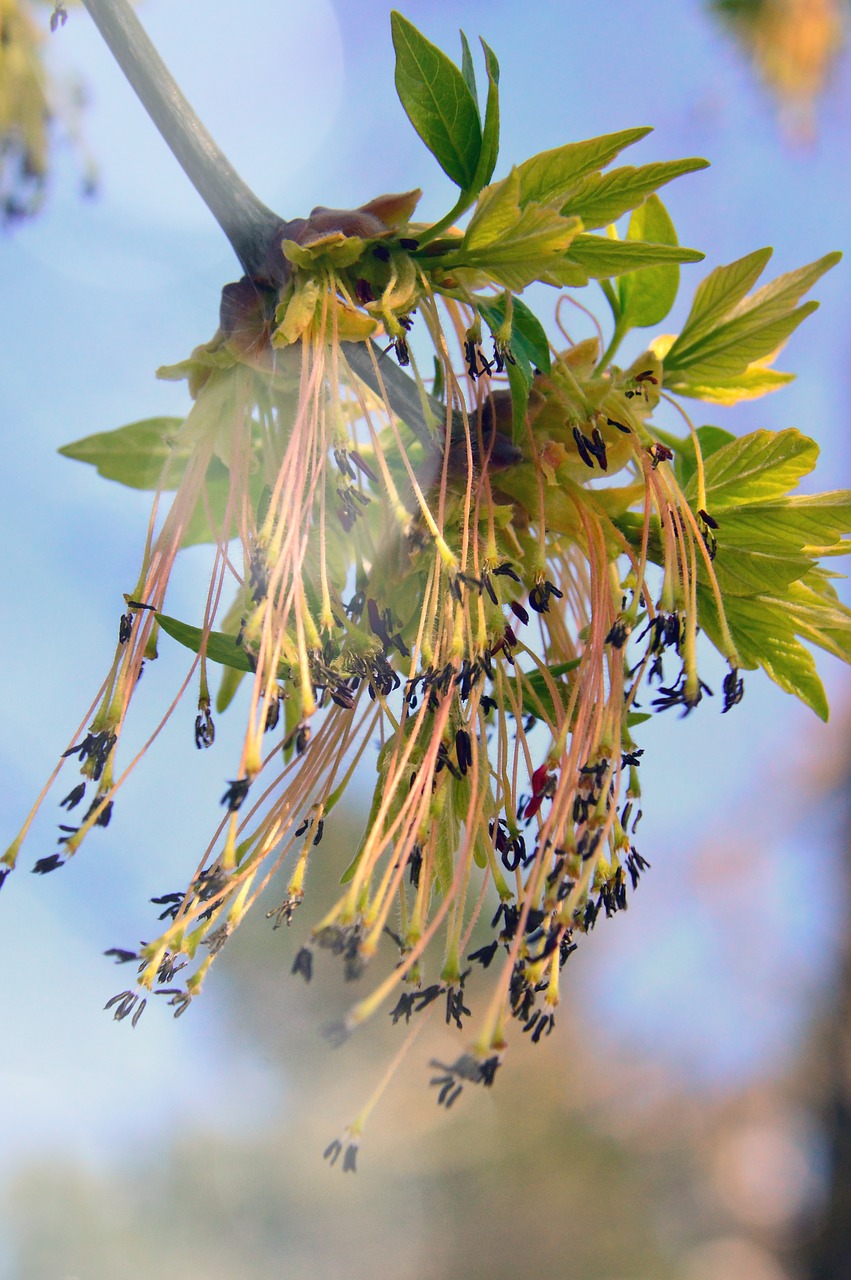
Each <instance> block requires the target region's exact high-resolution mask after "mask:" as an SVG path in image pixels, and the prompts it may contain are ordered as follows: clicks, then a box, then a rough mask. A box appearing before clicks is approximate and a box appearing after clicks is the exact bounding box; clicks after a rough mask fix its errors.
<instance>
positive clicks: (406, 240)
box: [399, 236, 420, 253]
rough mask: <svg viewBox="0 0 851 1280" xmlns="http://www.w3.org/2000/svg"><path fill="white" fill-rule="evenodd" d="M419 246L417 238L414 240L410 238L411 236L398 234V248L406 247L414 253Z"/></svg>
mask: <svg viewBox="0 0 851 1280" xmlns="http://www.w3.org/2000/svg"><path fill="white" fill-rule="evenodd" d="M419 247H420V242H419V240H414V239H412V237H411V236H400V237H399V248H400V249H407V250H408V252H409V253H414V252H415V250H417V249H419Z"/></svg>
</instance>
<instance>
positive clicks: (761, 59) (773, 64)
mask: <svg viewBox="0 0 851 1280" xmlns="http://www.w3.org/2000/svg"><path fill="white" fill-rule="evenodd" d="M710 8H711V9H712V10H713V11H714V12H715V13H716V14H717V15H718V17H719V18H720V19H721V20H722V22H723V24H724V25H725V26H726V27H727V28H728V29H729V30H730V31H731V32H732V33H733V35H734V36H735V38H736V40H737V41H738V43H739V44H740V45H741V46H742V48H743V49H744V50H745V52H746V53H747V54H748V56H749V57H750V58H751V60H752V61H753V64H754V67H755V69H756V71H757V73H758V75H759V76H760V78H761V79H762V80H764V82H765V83H766V85H767V86H768V87H769V89H771V91H772V92H773V93H774V94H776V95H777V97H778V98H779V99H780V102H781V104H782V107H783V109H784V114H788V123H789V126H790V128H791V129H792V131H793V132H795V133H797V134H803V135H804V136H806V135H807V134H809V133H810V132H812V129H813V127H814V123H815V104H816V100H817V99H818V97H819V95H820V94H821V93H822V91H823V89H824V88H825V85H826V83H827V80H828V78H829V76H830V74H831V72H832V70H833V67H834V65H835V63H836V61H837V59H838V57H839V55H840V53H841V52H842V49H843V47H844V44H845V37H846V29H847V6H846V5H845V3H844V0H710Z"/></svg>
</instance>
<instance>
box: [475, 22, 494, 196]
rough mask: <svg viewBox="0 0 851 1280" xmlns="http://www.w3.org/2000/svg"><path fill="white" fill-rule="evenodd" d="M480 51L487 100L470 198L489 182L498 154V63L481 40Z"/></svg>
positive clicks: (490, 50) (491, 51) (491, 50)
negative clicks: (483, 65) (485, 81)
mask: <svg viewBox="0 0 851 1280" xmlns="http://www.w3.org/2000/svg"><path fill="white" fill-rule="evenodd" d="M482 50H483V51H484V55H485V69H486V70H487V74H488V98H487V104H486V106H485V126H484V129H483V130H482V149H481V152H480V153H479V162H478V164H477V165H476V172H475V173H474V174H473V181H472V183H471V185H470V195H471V196H474V195H478V194H479V192H480V191H481V190H482V188H483V187H486V186H487V184H488V183H489V182H490V180H491V177H492V176H493V171H494V169H495V168H496V160H497V156H498V154H499V63H498V62H497V60H496V54H495V53H494V51H493V49H491V48H490V47H489V46H488V45H487V44H485V42H484V40H482Z"/></svg>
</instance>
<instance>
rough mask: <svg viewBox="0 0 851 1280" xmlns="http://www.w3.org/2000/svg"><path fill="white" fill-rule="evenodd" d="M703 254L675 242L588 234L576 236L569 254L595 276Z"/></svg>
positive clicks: (693, 258) (696, 259)
mask: <svg viewBox="0 0 851 1280" xmlns="http://www.w3.org/2000/svg"><path fill="white" fill-rule="evenodd" d="M703 256H704V255H703V254H702V253H698V251H697V250H696V249H680V248H678V247H676V246H675V245H667V244H646V243H644V242H642V241H637V240H610V239H609V237H608V236H588V235H578V236H576V238H575V239H574V240H573V242H572V244H571V246H570V249H569V250H568V252H567V255H566V257H567V260H568V262H570V263H578V265H579V266H580V267H582V268H583V270H585V271H586V272H587V273H588V275H589V276H592V277H594V278H595V279H598V278H600V277H602V276H605V277H610V276H619V275H622V274H623V272H625V271H636V270H639V269H641V268H643V267H656V266H659V265H660V264H666V263H671V262H700V261H701V259H702V258H703Z"/></svg>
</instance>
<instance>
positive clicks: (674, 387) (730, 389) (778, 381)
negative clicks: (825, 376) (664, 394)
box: [665, 361, 795, 404]
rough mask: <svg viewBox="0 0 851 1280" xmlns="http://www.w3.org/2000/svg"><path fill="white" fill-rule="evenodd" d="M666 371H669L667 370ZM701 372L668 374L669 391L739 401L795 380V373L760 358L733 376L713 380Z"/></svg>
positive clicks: (717, 401)
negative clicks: (769, 365)
mask: <svg viewBox="0 0 851 1280" xmlns="http://www.w3.org/2000/svg"><path fill="white" fill-rule="evenodd" d="M665 373H666V375H667V370H665ZM699 375H700V371H699V370H698V371H695V373H694V374H692V373H690V372H686V373H684V374H680V375H678V374H677V373H674V374H672V375H671V376H670V377H668V376H666V377H665V387H666V389H667V390H668V391H676V393H677V395H679V396H689V397H690V398H691V399H692V400H705V401H707V403H709V404H738V403H739V402H740V401H741V400H756V399H758V397H759V396H764V395H768V393H769V392H770V391H779V390H780V388H781V387H785V386H787V385H788V383H790V382H794V380H795V375H794V373H781V371H780V370H779V369H769V368H768V367H767V366H766V365H765V364H761V363H760V362H758V361H757V362H755V363H754V364H751V365H749V366H748V368H747V369H744V370H742V372H741V373H737V374H735V375H734V376H733V377H732V378H716V379H713V380H710V379H709V378H706V377H705V376H704V377H703V380H702V381H700V380H699Z"/></svg>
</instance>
